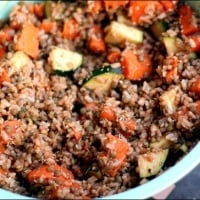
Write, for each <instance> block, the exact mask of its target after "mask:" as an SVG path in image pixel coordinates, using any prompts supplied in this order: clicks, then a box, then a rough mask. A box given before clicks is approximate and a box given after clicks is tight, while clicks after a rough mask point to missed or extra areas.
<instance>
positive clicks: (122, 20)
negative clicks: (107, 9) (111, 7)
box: [117, 13, 132, 26]
mask: <svg viewBox="0 0 200 200" xmlns="http://www.w3.org/2000/svg"><path fill="white" fill-rule="evenodd" d="M117 22H119V23H120V24H126V25H127V26H132V22H131V20H130V19H129V18H127V17H126V16H124V15H123V14H122V13H117Z"/></svg>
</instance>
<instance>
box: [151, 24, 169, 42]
mask: <svg viewBox="0 0 200 200" xmlns="http://www.w3.org/2000/svg"><path fill="white" fill-rule="evenodd" d="M167 29H168V23H167V22H165V21H156V22H154V23H153V24H152V25H151V27H150V30H151V32H152V34H153V35H154V37H155V38H157V39H160V37H161V36H162V33H163V32H165V31H166V30H167Z"/></svg>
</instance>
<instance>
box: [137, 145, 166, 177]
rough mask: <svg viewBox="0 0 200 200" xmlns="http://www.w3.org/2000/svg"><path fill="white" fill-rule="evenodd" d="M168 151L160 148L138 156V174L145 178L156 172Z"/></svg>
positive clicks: (161, 165) (160, 167)
mask: <svg viewBox="0 0 200 200" xmlns="http://www.w3.org/2000/svg"><path fill="white" fill-rule="evenodd" d="M168 151H169V150H168V149H161V150H159V151H156V152H148V153H146V154H143V155H140V156H139V157H138V168H139V176H140V177H141V178H146V177H150V176H154V175H156V174H158V173H159V171H160V170H161V169H162V167H163V165H164V163H165V160H166V158H167V155H168Z"/></svg>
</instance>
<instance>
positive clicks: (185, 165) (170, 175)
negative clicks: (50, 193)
mask: <svg viewBox="0 0 200 200" xmlns="http://www.w3.org/2000/svg"><path fill="white" fill-rule="evenodd" d="M16 3H17V1H0V19H2V18H4V16H5V17H7V16H8V15H9V12H10V10H11V8H12V6H13V5H15V4H16ZM199 152H200V143H198V144H197V145H196V146H195V148H194V149H193V150H192V151H191V152H190V153H189V154H188V155H187V156H186V157H185V158H183V159H182V160H181V161H180V162H178V163H177V164H176V166H174V167H172V168H170V169H168V170H167V171H166V172H165V173H163V174H162V175H160V176H159V177H157V178H155V179H153V180H151V181H149V182H147V183H145V184H144V185H141V186H138V187H136V188H134V189H130V190H128V191H126V192H122V193H120V194H116V195H112V196H108V197H104V198H102V199H146V198H149V197H152V196H154V195H156V194H157V193H159V192H160V191H163V190H165V189H166V188H168V187H170V186H171V185H172V184H174V183H176V182H177V181H179V180H180V179H181V178H183V177H184V176H185V175H187V174H188V173H189V172H190V171H191V170H193V169H194V168H195V167H196V166H197V165H198V164H199V163H200V157H199ZM0 198H3V199H31V198H28V197H25V196H20V195H17V194H13V193H11V192H8V191H5V190H3V189H0Z"/></svg>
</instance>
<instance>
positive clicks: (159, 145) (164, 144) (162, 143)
mask: <svg viewBox="0 0 200 200" xmlns="http://www.w3.org/2000/svg"><path fill="white" fill-rule="evenodd" d="M170 145H171V141H169V140H168V139H167V138H166V137H162V138H161V139H159V141H156V142H152V143H150V148H152V149H168V148H169V147H170Z"/></svg>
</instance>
